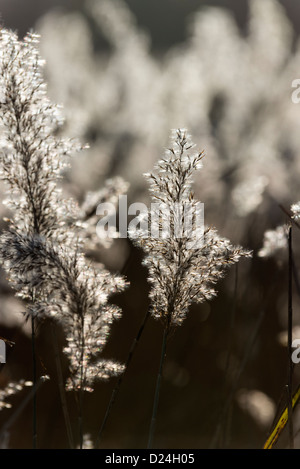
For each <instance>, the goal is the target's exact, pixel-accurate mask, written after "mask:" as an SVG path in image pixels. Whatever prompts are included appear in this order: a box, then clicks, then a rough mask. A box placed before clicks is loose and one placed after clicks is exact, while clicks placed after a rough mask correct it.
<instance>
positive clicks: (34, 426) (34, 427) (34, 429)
mask: <svg viewBox="0 0 300 469" xmlns="http://www.w3.org/2000/svg"><path fill="white" fill-rule="evenodd" d="M31 344H32V382H33V416H32V448H33V449H36V447H37V422H36V420H37V412H36V351H35V321H34V317H33V316H31Z"/></svg>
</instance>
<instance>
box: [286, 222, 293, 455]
mask: <svg viewBox="0 0 300 469" xmlns="http://www.w3.org/2000/svg"><path fill="white" fill-rule="evenodd" d="M288 253H289V264H288V266H289V267H288V270H289V273H288V347H287V348H288V385H287V392H288V406H287V407H288V422H289V444H290V449H293V448H294V428H293V415H292V409H293V406H292V386H293V363H292V358H291V357H292V352H293V350H292V340H293V338H292V334H293V251H292V225H290V227H289V232H288Z"/></svg>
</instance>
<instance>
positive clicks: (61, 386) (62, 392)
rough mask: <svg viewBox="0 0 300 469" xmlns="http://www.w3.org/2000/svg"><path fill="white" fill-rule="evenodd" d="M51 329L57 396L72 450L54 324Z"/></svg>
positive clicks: (71, 438) (68, 417)
mask: <svg viewBox="0 0 300 469" xmlns="http://www.w3.org/2000/svg"><path fill="white" fill-rule="evenodd" d="M51 329H52V337H53V347H54V356H55V363H56V369H57V376H58V389H59V394H60V400H61V406H62V411H63V414H64V420H65V425H66V430H67V435H68V441H69V446H70V448H71V449H74V439H73V433H72V427H71V421H70V415H69V412H68V406H67V400H66V392H65V387H64V379H63V373H62V369H61V361H60V357H59V347H58V340H57V334H56V329H55V326H54V324H51Z"/></svg>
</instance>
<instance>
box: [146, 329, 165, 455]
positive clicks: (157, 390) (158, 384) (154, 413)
mask: <svg viewBox="0 0 300 469" xmlns="http://www.w3.org/2000/svg"><path fill="white" fill-rule="evenodd" d="M167 337H168V328H167V327H165V329H164V335H163V342H162V348H161V356H160V365H159V371H158V375H157V381H156V388H155V395H154V401H153V410H152V418H151V425H150V431H149V438H148V446H147V448H148V449H151V448H152V444H153V438H154V433H155V427H156V418H157V409H158V403H159V394H160V388H161V379H162V371H163V367H164V362H165V357H166V349H167Z"/></svg>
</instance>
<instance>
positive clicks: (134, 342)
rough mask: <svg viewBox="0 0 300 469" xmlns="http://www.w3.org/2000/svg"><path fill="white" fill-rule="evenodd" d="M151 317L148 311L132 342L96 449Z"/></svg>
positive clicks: (105, 416)
mask: <svg viewBox="0 0 300 469" xmlns="http://www.w3.org/2000/svg"><path fill="white" fill-rule="evenodd" d="M149 315H150V311H149V310H148V311H147V313H146V314H145V317H144V319H143V322H142V324H141V326H140V329H139V331H138V334H137V336H136V338H135V339H134V340H133V342H132V345H131V348H130V351H129V354H128V357H127V360H126V363H125V369H124V371H123V373H121V375H120V376H119V379H118V381H117V384H116V386H115V387H114V389H113V392H112V395H111V398H110V401H109V403H108V406H107V409H106V412H105V415H104V419H103V421H102V424H101V428H100V430H99V433H98V437H97V440H96V445H95V446H96V448H98V446H99V445H100V441H101V437H102V434H103V431H104V428H105V426H106V423H107V420H108V417H109V415H110V412H111V410H112V407H113V405H114V403H115V400H116V397H117V395H118V392H119V390H120V387H121V384H122V382H123V379H124V377H125V375H126V372H127V370H128V367H129V365H130V362H131V360H132V357H133V354H134V351H135V349H136V347H137V345H138V343H139V340H140V338H141V335H142V333H143V330H144V328H145V325H146V322H147V320H148V318H149Z"/></svg>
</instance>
